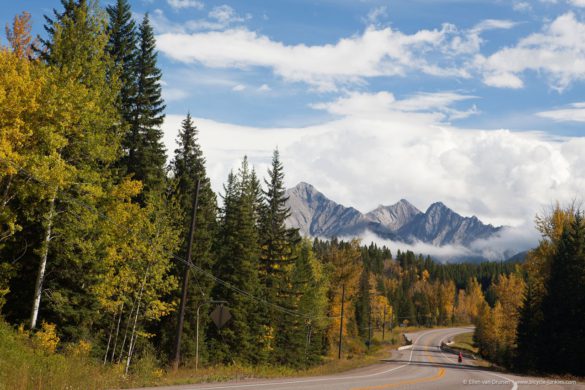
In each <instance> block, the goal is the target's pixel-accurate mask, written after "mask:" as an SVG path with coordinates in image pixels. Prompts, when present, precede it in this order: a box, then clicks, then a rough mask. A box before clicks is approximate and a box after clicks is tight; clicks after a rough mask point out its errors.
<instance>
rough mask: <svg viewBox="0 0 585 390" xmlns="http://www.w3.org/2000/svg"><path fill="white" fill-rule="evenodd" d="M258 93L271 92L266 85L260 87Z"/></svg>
mask: <svg viewBox="0 0 585 390" xmlns="http://www.w3.org/2000/svg"><path fill="white" fill-rule="evenodd" d="M258 91H259V92H270V91H272V88H270V86H269V85H268V84H262V85H261V86H259V87H258Z"/></svg>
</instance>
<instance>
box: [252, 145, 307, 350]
mask: <svg viewBox="0 0 585 390" xmlns="http://www.w3.org/2000/svg"><path fill="white" fill-rule="evenodd" d="M264 183H265V185H266V190H265V191H263V195H264V204H263V208H262V213H261V219H260V248H261V252H260V280H261V282H262V285H263V291H262V293H263V296H264V298H265V299H266V300H267V301H268V302H271V303H273V304H276V305H279V306H282V307H285V308H287V309H289V310H294V307H293V302H294V299H293V295H294V294H295V291H294V289H293V288H292V286H291V283H290V281H289V276H290V275H289V273H290V272H291V267H292V265H293V264H294V261H295V259H296V256H295V246H296V245H297V244H298V243H299V242H300V236H299V233H298V229H291V228H288V227H287V226H286V219H287V218H288V217H289V216H290V208H289V207H288V206H287V204H286V202H287V200H288V197H287V196H286V189H285V187H284V168H283V165H282V163H281V161H280V154H279V152H278V149H276V150H275V151H274V153H273V156H272V166H271V168H270V169H268V179H265V180H264ZM265 310H266V311H265V314H264V317H265V319H266V322H265V326H266V327H267V328H268V329H269V332H270V333H273V334H274V335H275V336H276V338H275V346H274V348H273V356H274V357H276V358H278V357H279V356H283V354H284V351H286V348H287V343H288V342H289V341H288V340H287V338H286V337H283V336H285V334H284V333H282V328H283V326H286V323H283V318H282V315H281V314H280V313H277V312H276V311H274V309H273V308H270V307H266V308H265Z"/></svg>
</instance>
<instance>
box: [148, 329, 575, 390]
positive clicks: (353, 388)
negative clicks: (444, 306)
mask: <svg viewBox="0 0 585 390" xmlns="http://www.w3.org/2000/svg"><path fill="white" fill-rule="evenodd" d="M469 331H471V330H470V328H450V329H434V330H427V331H422V332H418V333H413V334H412V335H409V336H410V337H411V338H412V340H413V346H412V348H410V349H405V350H402V351H393V352H392V357H391V358H389V359H388V360H385V361H383V362H381V363H380V364H376V365H373V366H369V367H366V368H362V369H359V370H354V371H350V372H346V373H343V374H337V375H330V376H322V377H310V378H290V379H274V380H242V381H238V382H235V381H232V382H224V383H217V384H202V385H185V386H173V387H159V388H157V389H158V390H161V389H164V390H191V389H193V390H214V389H215V390H238V389H259V390H273V389H276V390H296V389H303V390H338V389H339V390H382V389H398V388H408V389H467V390H476V389H477V390H480V389H492V390H496V389H512V390H516V389H518V388H522V389H532V388H534V389H543V390H544V389H546V390H549V389H551V390H552V389H581V390H585V384H583V383H580V384H551V383H541V384H540V385H539V384H535V383H536V382H535V381H538V380H540V381H546V379H543V378H541V379H539V378H531V377H521V376H515V375H509V374H502V373H498V372H493V371H489V370H486V369H482V368H479V367H476V366H475V365H474V364H473V361H471V360H469V361H468V360H467V359H464V361H463V364H459V363H458V362H457V356H456V355H453V354H449V353H446V352H443V351H441V349H440V348H439V345H440V344H441V341H447V340H448V339H450V338H451V337H453V336H454V335H456V334H458V333H465V332H469ZM528 381H532V382H531V383H532V384H527V383H528Z"/></svg>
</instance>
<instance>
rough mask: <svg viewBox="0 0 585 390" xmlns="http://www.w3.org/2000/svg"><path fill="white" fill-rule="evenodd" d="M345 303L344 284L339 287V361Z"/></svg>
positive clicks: (339, 357)
mask: <svg viewBox="0 0 585 390" xmlns="http://www.w3.org/2000/svg"><path fill="white" fill-rule="evenodd" d="M344 303H345V283H344V284H342V285H341V318H340V320H339V346H338V349H337V358H338V359H341V340H342V339H343V304H344Z"/></svg>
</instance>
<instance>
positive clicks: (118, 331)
mask: <svg viewBox="0 0 585 390" xmlns="http://www.w3.org/2000/svg"><path fill="white" fill-rule="evenodd" d="M123 315H124V302H122V307H120V314H119V316H118V325H116V336H115V337H114V347H113V348H112V357H111V359H110V362H112V363H113V362H114V357H115V355H116V348H117V347H118V335H119V334H120V323H121V322H122V316H123Z"/></svg>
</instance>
